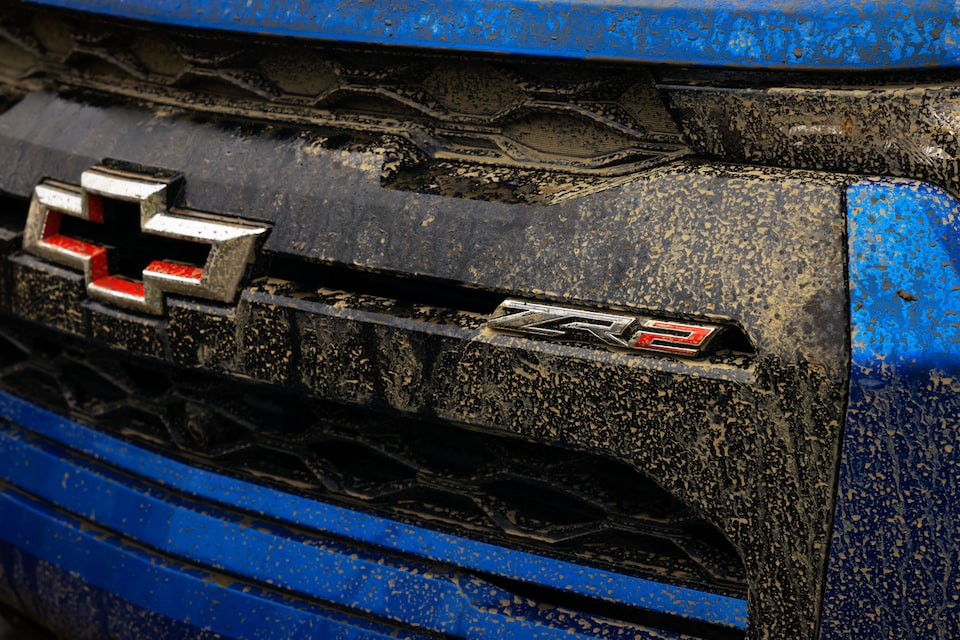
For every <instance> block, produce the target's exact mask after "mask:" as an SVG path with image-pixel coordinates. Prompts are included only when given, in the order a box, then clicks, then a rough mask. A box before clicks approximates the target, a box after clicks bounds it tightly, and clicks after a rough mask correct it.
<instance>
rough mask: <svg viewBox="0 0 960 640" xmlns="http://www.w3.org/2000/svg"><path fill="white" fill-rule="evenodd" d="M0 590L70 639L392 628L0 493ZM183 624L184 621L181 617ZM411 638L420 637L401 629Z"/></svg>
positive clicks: (379, 638)
mask: <svg viewBox="0 0 960 640" xmlns="http://www.w3.org/2000/svg"><path fill="white" fill-rule="evenodd" d="M0 522H3V526H2V527H0V585H2V587H0V594H3V593H4V592H6V593H15V592H19V593H20V598H19V602H9V604H15V605H17V606H20V607H23V608H25V609H26V610H28V611H32V612H33V613H34V614H39V615H40V617H42V618H44V619H47V620H51V621H52V622H53V623H54V624H61V625H65V626H66V628H64V629H61V631H64V632H67V633H71V634H76V635H77V637H88V638H99V637H114V638H115V637H125V638H162V637H171V638H194V639H196V640H206V639H207V638H241V637H242V638H250V639H251V640H255V639H263V640H272V639H273V638H289V639H290V640H300V639H303V640H306V639H307V638H342V639H344V640H347V639H350V640H387V639H388V638H395V637H396V635H395V631H396V630H395V629H391V628H390V627H385V626H382V625H377V624H375V623H371V622H370V621H367V620H361V619H356V618H351V617H349V616H346V615H344V614H341V613H338V612H336V611H331V610H327V609H322V608H320V607H316V606H311V605H309V604H306V603H304V602H302V601H298V600H296V599H293V598H284V597H282V596H278V595H277V594H275V593H271V592H266V591H264V590H262V589H259V588H257V587H254V586H250V585H247V584H244V583H240V582H234V584H232V585H231V584H225V583H229V582H233V581H232V580H230V579H229V578H227V576H223V575H213V574H209V573H205V572H203V571H198V570H196V569H193V568H190V567H187V566H185V565H181V564H178V563H177V562H172V561H170V560H169V558H164V559H162V561H159V562H158V560H160V558H158V556H156V555H153V554H151V553H149V552H147V551H145V550H143V549H141V548H139V547H136V546H134V545H131V544H127V543H125V542H124V541H122V540H121V539H120V538H117V537H115V536H111V535H105V534H104V533H102V532H97V531H94V530H90V528H89V527H86V526H85V525H84V523H83V522H82V521H80V520H77V519H75V518H72V517H70V516H68V515H66V514H63V513H59V512H57V511H55V510H53V509H51V508H50V507H49V506H48V505H45V504H43V503H41V502H38V501H36V500H33V499H31V498H30V497H28V496H24V495H23V494H20V493H18V492H16V491H13V490H11V489H9V488H7V489H2V490H0ZM184 621H189V624H188V623H186V622H184ZM405 636H409V637H410V638H412V640H419V639H420V638H421V637H420V636H417V635H414V634H410V633H409V632H407V633H405Z"/></svg>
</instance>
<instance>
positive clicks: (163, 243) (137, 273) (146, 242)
mask: <svg viewBox="0 0 960 640" xmlns="http://www.w3.org/2000/svg"><path fill="white" fill-rule="evenodd" d="M60 232H61V233H62V234H64V235H67V236H70V237H73V238H77V239H80V240H83V241H85V242H89V243H91V244H96V245H100V246H106V247H110V248H111V250H109V252H108V255H109V259H110V271H111V273H113V274H116V275H121V276H124V277H127V278H130V279H131V280H140V279H141V278H142V277H143V270H144V269H145V268H146V267H147V265H148V264H150V263H151V262H152V261H154V260H165V261H168V262H176V263H180V264H188V265H192V266H195V267H203V265H204V264H205V263H206V261H207V256H208V255H209V254H210V245H208V244H201V243H197V242H184V241H180V240H175V239H173V238H164V237H161V236H158V235H155V234H148V233H144V232H143V231H141V229H140V206H139V204H137V203H133V202H123V201H119V200H112V199H109V198H103V224H100V223H97V222H89V221H87V220H82V219H80V218H77V217H75V216H63V218H62V221H61V224H60Z"/></svg>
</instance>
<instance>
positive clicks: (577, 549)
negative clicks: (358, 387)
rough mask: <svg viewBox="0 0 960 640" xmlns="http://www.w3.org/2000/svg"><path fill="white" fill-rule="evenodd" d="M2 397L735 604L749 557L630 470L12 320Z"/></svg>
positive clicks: (301, 486)
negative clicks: (166, 363) (136, 355)
mask: <svg viewBox="0 0 960 640" xmlns="http://www.w3.org/2000/svg"><path fill="white" fill-rule="evenodd" d="M0 388H2V389H4V390H6V391H9V392H11V393H13V394H15V395H17V396H19V397H23V398H24V399H26V400H28V401H31V402H34V403H37V404H39V405H41V406H44V407H46V408H48V409H50V410H52V411H54V412H57V413H59V414H62V415H66V416H69V417H71V418H72V419H75V420H77V421H79V422H82V423H84V424H87V425H89V426H91V427H94V428H96V429H98V430H102V431H105V432H108V433H110V434H112V435H115V436H119V437H121V438H124V439H128V440H132V441H134V442H136V443H138V444H141V445H145V446H148V447H151V448H155V449H159V450H160V451H161V452H162V453H164V454H165V455H172V456H174V457H178V458H185V459H187V460H188V461H189V462H191V463H193V464H199V465H201V466H205V467H207V468H211V469H213V470H215V471H218V472H220V473H227V474H230V475H234V476H238V477H242V478H244V479H247V480H251V481H254V482H261V483H264V482H265V483H268V484H274V485H277V484H279V485H282V488H283V489H284V490H286V491H291V492H295V493H301V494H306V495H309V496H312V497H316V498H319V499H321V500H323V501H325V502H331V503H334V504H340V505H344V506H348V507H350V508H357V509H361V510H365V511H369V512H372V513H375V514H377V515H381V516H384V517H389V518H392V519H396V520H400V521H404V522H409V523H413V524H418V525H421V526H427V527H430V528H435V529H440V530H445V531H449V532H451V533H455V534H457V535H463V536H466V537H471V538H475V539H477V538H479V539H481V540H484V541H489V542H492V543H494V544H498V545H501V546H510V547H514V548H520V549H523V550H527V551H533V552H535V553H540V554H543V555H547V556H550V557H555V558H559V559H562V560H568V561H570V562H574V563H577V564H587V565H591V566H596V567H599V568H604V569H608V570H613V571H616V572H618V573H627V574H631V575H636V576H640V577H647V578H653V579H658V580H667V581H670V582H672V583H675V584H681V585H684V586H690V587H694V588H699V589H702V590H707V591H711V592H715V593H721V594H725V595H732V596H737V597H742V596H743V595H744V593H745V591H746V587H745V576H744V573H743V565H742V562H741V560H740V559H739V557H738V555H737V553H736V551H735V550H734V549H733V548H732V547H731V546H730V545H729V543H728V542H727V541H726V540H725V538H723V537H722V535H721V534H719V533H718V532H717V531H716V530H715V529H714V528H713V527H711V526H709V525H708V524H707V523H705V522H704V521H702V520H701V519H699V518H698V517H697V516H696V515H695V514H694V513H692V512H690V511H689V510H688V509H686V508H685V507H684V506H683V505H682V504H680V503H679V502H678V501H677V500H675V499H673V498H672V497H671V496H669V495H668V494H667V493H666V492H664V491H663V490H662V489H661V488H660V487H658V486H657V485H656V484H654V483H653V482H651V481H650V480H648V479H646V478H645V477H644V476H643V475H641V474H640V473H638V472H636V471H634V470H633V469H631V468H630V467H628V466H627V465H625V464H621V463H619V462H616V461H612V460H609V459H606V458H602V457H599V456H596V455H592V454H588V453H583V452H576V451H571V450H566V449H560V448H557V447H550V446H547V445H544V444H538V443H532V442H527V441H524V440H518V439H514V438H510V437H504V436H500V435H494V434H490V433H481V432H477V431H470V430H466V429H463V428H460V427H456V426H454V425H449V424H434V423H429V422H425V421H415V420H410V419H404V418H400V417H395V416H389V415H380V414H375V413H373V412H369V411H363V410H359V409H354V408H349V407H342V406H338V405H331V404H328V403H324V402H320V401H315V400H310V399H306V398H303V397H300V396H294V395H290V394H286V393H284V392H283V391H282V390H279V389H276V388H270V387H263V386H255V385H250V384H244V383H239V382H236V381H232V380H227V379H223V378H219V377H214V376H211V375H208V374H205V373H199V372H193V371H184V370H178V369H173V368H166V367H162V366H160V365H157V364H155V363H150V362H146V361H140V360H134V359H132V358H129V357H127V356H125V355H123V354H118V353H115V352H108V351H105V350H101V349H97V348H95V347H92V346H88V345H86V344H85V343H81V342H73V341H67V342H65V341H64V340H63V339H61V338H59V337H58V338H57V339H56V341H52V340H49V339H46V338H43V337H39V336H38V335H36V334H34V333H33V332H32V330H31V331H29V332H25V331H24V330H23V329H22V328H17V329H13V328H9V327H3V326H2V325H0Z"/></svg>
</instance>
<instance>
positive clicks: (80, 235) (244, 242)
mask: <svg viewBox="0 0 960 640" xmlns="http://www.w3.org/2000/svg"><path fill="white" fill-rule="evenodd" d="M181 180H182V177H181V176H180V175H179V174H174V173H171V172H167V171H163V170H152V169H143V168H139V167H138V168H130V167H126V166H122V165H119V164H116V165H114V164H111V165H109V166H107V165H98V166H95V167H93V168H92V169H89V170H87V171H84V172H83V174H82V175H81V177H80V186H79V187H76V186H74V185H70V184H65V183H63V182H58V181H54V180H45V181H43V182H42V183H40V184H39V185H37V186H36V187H35V188H34V191H33V198H32V200H31V202H30V213H29V216H28V218H27V226H26V230H25V232H24V238H23V249H24V251H28V252H29V253H32V254H34V255H36V256H39V257H41V258H44V259H46V260H48V261H50V262H55V263H57V264H60V265H63V266H66V267H70V268H74V269H79V270H82V271H83V274H84V277H85V279H86V286H87V293H88V294H89V295H90V297H92V298H96V299H98V300H102V301H104V302H109V303H113V304H116V305H119V306H122V307H126V308H128V309H134V310H137V311H143V312H147V313H152V314H160V313H163V308H164V294H165V293H173V294H180V295H185V296H196V297H199V298H206V299H208V300H219V301H221V302H232V301H233V299H234V298H235V297H236V293H237V288H238V287H239V285H240V281H241V280H242V278H243V276H244V274H245V272H246V269H247V265H248V264H250V263H252V262H253V259H254V249H255V247H256V244H257V242H258V240H259V239H260V237H261V236H262V235H263V234H264V233H265V232H266V231H267V227H266V226H264V225H256V224H250V223H246V222H240V221H237V220H232V219H224V218H220V217H217V216H212V215H209V214H204V213H200V212H196V211H190V210H186V209H177V208H171V204H172V202H173V199H174V197H175V195H176V191H177V187H178V186H179V183H180V181H181ZM122 203H132V205H133V206H132V207H131V206H130V205H129V204H128V205H126V206H122ZM75 219H77V220H84V221H87V222H86V223H83V222H78V221H77V220H75ZM137 219H139V224H138V223H137ZM84 226H85V228H86V230H87V232H86V233H84V232H83V229H80V230H79V231H77V228H78V227H84ZM138 226H139V228H137V227H138ZM111 227H113V228H114V233H113V234H112V236H110V240H109V241H107V242H99V241H97V240H95V239H91V238H94V237H96V236H97V233H99V232H108V231H110V228H111ZM117 230H119V232H118V231H117ZM141 233H142V234H145V235H144V236H143V237H145V238H146V237H152V238H153V241H154V244H153V245H150V244H149V243H140V245H141V246H144V245H146V246H149V247H150V248H152V249H154V250H156V251H158V252H164V251H169V252H171V253H173V254H175V255H181V254H183V255H190V256H194V257H195V259H194V260H193V262H192V263H191V262H187V261H184V260H180V259H177V258H175V257H172V256H171V255H163V254H162V253H161V255H149V256H145V255H131V254H142V253H143V251H142V250H140V249H137V248H133V247H132V244H133V243H134V242H135V241H137V237H138V236H139V235H140V234H141ZM159 238H165V239H168V240H165V241H164V240H159ZM178 246H182V247H183V249H182V250H178V249H177V247H178ZM125 252H126V255H124V253H125ZM130 265H135V266H133V267H131V266H130ZM143 265H146V266H145V267H144V266H143ZM141 268H142V269H141ZM131 270H132V271H134V272H131ZM138 276H139V277H138Z"/></svg>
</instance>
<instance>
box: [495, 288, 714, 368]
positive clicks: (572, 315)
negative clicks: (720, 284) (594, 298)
mask: <svg viewBox="0 0 960 640" xmlns="http://www.w3.org/2000/svg"><path fill="white" fill-rule="evenodd" d="M487 326H488V327H490V328H491V329H494V330H497V331H508V332H512V333H519V334H523V335H528V336H535V337H541V338H548V339H552V340H561V341H569V342H580V343H587V344H599V345H605V346H608V347H615V348H619V349H627V350H630V351H648V352H655V353H667V354H671V355H677V356H686V357H698V356H702V355H704V353H705V349H706V347H707V346H708V345H709V343H710V342H711V341H712V340H713V339H714V338H715V337H716V336H717V335H719V334H720V333H721V332H722V330H723V328H724V327H723V326H722V325H714V324H702V323H696V324H694V323H688V322H674V321H669V320H658V319H656V318H650V317H646V316H635V315H626V314H620V313H603V312H598V311H585V310H582V309H573V308H570V307H558V306H554V305H547V304H538V303H535V302H525V301H523V300H513V299H507V300H504V301H503V302H502V303H501V304H500V305H499V306H498V307H497V309H496V311H494V312H493V314H492V316H491V317H490V319H489V320H488V321H487Z"/></svg>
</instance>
